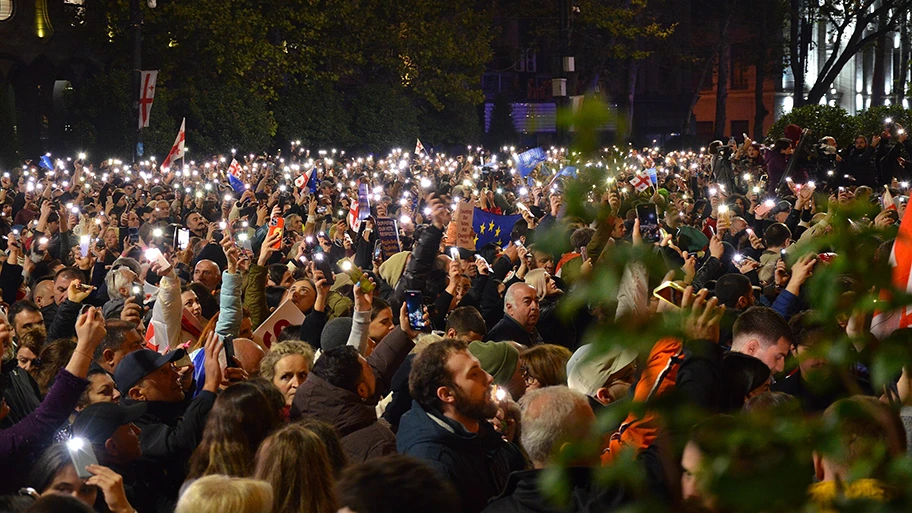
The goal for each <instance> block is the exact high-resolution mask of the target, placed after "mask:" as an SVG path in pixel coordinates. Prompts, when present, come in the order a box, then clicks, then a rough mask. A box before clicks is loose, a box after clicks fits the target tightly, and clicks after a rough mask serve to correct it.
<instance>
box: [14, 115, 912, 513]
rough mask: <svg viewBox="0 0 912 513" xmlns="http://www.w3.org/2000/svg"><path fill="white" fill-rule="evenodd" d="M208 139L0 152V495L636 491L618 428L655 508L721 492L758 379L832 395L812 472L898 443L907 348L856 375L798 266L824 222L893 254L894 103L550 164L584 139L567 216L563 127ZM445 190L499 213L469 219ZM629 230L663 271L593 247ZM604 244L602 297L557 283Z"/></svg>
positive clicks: (158, 506) (337, 498)
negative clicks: (475, 135)
mask: <svg viewBox="0 0 912 513" xmlns="http://www.w3.org/2000/svg"><path fill="white" fill-rule="evenodd" d="M234 153H235V152H234V151H233V150H232V152H231V155H230V156H229V155H227V154H226V155H225V156H215V157H212V158H209V159H207V160H205V161H190V160H189V157H188V158H187V159H186V161H185V162H181V163H180V164H177V163H172V167H170V168H167V167H161V166H159V165H157V164H156V163H155V161H154V160H149V161H141V162H136V163H133V164H126V163H122V162H120V161H118V160H114V159H106V160H101V161H95V162H90V161H89V159H86V158H85V157H84V156H82V158H79V159H75V158H72V157H71V158H66V157H63V158H60V159H56V158H53V157H48V156H46V157H43V158H42V159H41V160H40V161H36V162H25V163H23V165H21V166H19V167H16V168H13V169H9V170H6V172H3V174H2V177H0V187H2V190H0V235H2V237H3V238H2V240H0V249H2V252H0V289H2V316H0V346H2V353H3V366H2V373H0V389H2V397H3V402H2V403H0V462H2V464H0V474H2V478H0V488H2V490H0V510H3V511H11V512H20V511H28V512H91V511H96V512H99V513H106V512H110V513H133V512H138V513H170V512H174V511H176V512H178V513H190V512H193V513H197V512H202V513H208V512H213V513H215V512H243V513H246V512H250V513H254V512H256V513H272V512H275V513H335V512H337V511H344V512H346V513H381V512H392V511H411V512H432V511H433V512H454V513H455V512H463V513H480V512H482V511H484V512H486V513H500V512H540V511H611V510H615V509H620V508H623V507H625V506H628V505H630V504H633V503H636V502H637V501H638V500H639V498H638V496H637V493H635V491H634V490H632V489H627V488H625V487H624V486H621V485H615V484H612V485H604V484H602V483H599V482H597V481H595V480H594V479H593V477H592V472H591V469H593V468H596V467H599V466H609V465H613V464H615V461H616V460H617V458H619V457H621V455H622V454H632V455H633V456H634V457H635V461H636V464H637V465H639V466H640V467H641V468H642V469H643V471H644V473H645V475H646V476H647V488H648V490H649V492H648V494H649V497H650V500H653V501H655V500H657V501H659V502H660V503H661V504H664V505H665V509H666V510H668V511H682V510H684V511H726V508H725V507H723V506H721V505H720V503H719V501H718V500H717V499H718V497H716V496H715V494H714V493H713V491H712V490H711V489H709V488H708V486H707V485H706V483H707V480H706V479H704V478H703V477H702V476H704V475H705V472H707V470H706V468H705V467H706V465H704V463H705V462H706V461H707V454H708V452H711V451H712V450H714V444H713V436H712V435H711V433H718V432H719V430H720V429H722V430H723V431H724V429H725V425H726V422H730V421H731V419H734V418H737V417H739V416H751V415H775V412H776V411H778V410H777V409H778V408H797V409H800V410H802V411H803V412H804V413H805V414H806V415H808V416H811V417H819V418H823V419H829V420H830V421H832V422H835V423H837V425H838V426H840V431H839V433H840V437H841V438H840V440H841V441H842V444H841V445H842V446H843V447H845V448H847V449H848V450H846V451H842V452H839V453H838V454H836V453H834V454H828V453H817V452H815V453H814V456H813V459H812V461H807V462H806V463H807V468H808V472H807V484H806V486H807V489H808V497H809V498H810V501H811V502H812V503H814V504H816V505H818V506H823V507H826V506H827V505H828V504H832V503H834V502H835V501H837V500H838V499H839V497H843V496H850V497H852V498H868V499H872V500H876V501H880V502H889V501H891V500H894V499H895V497H894V496H893V495H891V491H890V489H889V487H887V486H885V485H884V484H883V481H882V479H883V478H884V476H883V475H880V474H879V470H878V469H880V468H881V467H882V465H880V463H883V462H890V461H892V460H894V459H895V458H899V457H901V455H902V454H903V453H904V452H905V449H906V434H905V432H904V431H903V428H902V424H901V423H900V422H899V417H898V414H897V409H896V407H895V406H896V405H898V404H907V403H909V404H912V397H910V394H912V375H910V374H907V373H906V372H902V373H901V374H899V373H897V374H898V375H897V376H895V379H894V380H893V381H892V386H888V387H885V388H881V389H878V388H875V387H874V386H873V385H872V377H871V372H870V370H869V369H870V358H871V348H872V347H874V346H875V344H867V343H865V342H864V341H870V340H872V339H873V337H874V336H875V335H876V333H872V329H871V325H872V323H871V319H870V315H868V317H867V318H865V315H864V314H862V315H861V316H860V318H856V317H853V318H849V319H827V318H822V317H821V316H819V315H815V311H816V310H817V309H818V308H820V307H821V305H820V304H815V302H816V301H818V300H819V299H817V298H814V297H812V296H811V295H809V294H808V293H807V291H806V289H807V287H806V284H807V283H808V280H809V279H810V278H811V277H812V276H813V274H814V273H815V271H817V270H819V269H820V268H821V267H822V266H826V265H830V264H831V263H832V261H833V260H834V259H838V258H839V256H838V255H834V254H832V253H826V252H818V251H817V250H816V249H813V250H812V249H811V248H817V243H818V242H819V241H820V240H822V238H824V237H826V236H827V235H828V234H829V233H830V232H832V231H833V230H834V227H837V226H841V225H845V224H847V223H849V224H851V226H853V227H854V226H857V227H858V229H859V230H868V229H870V230H875V231H876V233H877V234H878V239H877V240H878V242H879V243H881V244H882V245H881V246H880V250H879V253H878V255H879V256H878V264H879V265H883V266H889V265H890V262H891V248H892V247H893V244H894V242H895V241H896V240H898V239H896V237H897V235H896V234H897V229H898V227H899V225H900V221H901V220H902V219H903V216H904V214H905V208H906V201H907V199H908V196H907V193H908V186H909V184H908V183H907V182H906V181H907V180H908V179H909V175H910V174H912V173H907V171H906V169H905V165H906V163H905V157H907V156H908V155H912V141H910V140H909V139H908V138H907V136H906V134H905V131H904V130H903V128H902V127H900V126H898V125H895V124H890V125H889V126H885V130H884V132H883V133H882V134H878V135H877V136H875V137H872V138H870V139H869V138H867V137H865V136H859V137H858V138H857V139H856V140H855V141H854V144H853V145H852V146H850V147H848V148H845V149H839V148H837V147H836V142H835V140H834V139H832V138H829V137H823V138H820V139H818V138H816V137H814V138H813V140H811V136H810V135H809V134H807V133H806V132H805V133H803V132H802V130H801V129H800V128H799V127H796V126H793V125H792V126H789V127H788V128H787V129H786V137H785V138H783V139H779V140H775V141H769V144H768V145H762V144H760V143H756V142H753V141H750V140H743V141H740V142H736V141H735V140H734V139H732V140H730V141H729V142H728V143H726V142H723V141H715V142H713V143H712V144H711V145H710V146H709V147H708V148H707V149H706V150H705V151H704V152H702V153H701V152H697V153H694V152H662V151H660V150H659V149H658V148H644V149H642V150H633V149H628V150H624V151H623V152H619V151H615V152H614V153H611V154H610V156H609V152H608V151H606V152H605V155H604V159H602V160H598V161H592V162H588V163H578V164H574V165H575V166H578V167H579V168H583V167H585V166H586V165H587V164H588V166H590V167H595V168H600V169H606V170H609V172H608V174H607V176H609V177H610V178H608V179H607V180H604V183H605V185H604V186H603V187H600V188H599V189H598V190H593V192H592V193H590V196H589V197H588V203H589V205H588V208H590V209H592V210H593V211H597V212H598V215H597V216H596V217H595V221H592V222H589V221H586V220H583V219H582V218H580V217H576V216H575V215H573V214H571V213H569V212H573V211H574V208H573V207H574V205H570V204H569V202H571V201H580V198H574V197H573V196H571V195H570V194H569V193H568V190H570V189H572V182H573V180H576V179H577V177H576V176H575V173H576V171H575V170H574V171H573V172H568V173H563V172H556V171H560V170H561V169H567V167H566V166H567V165H568V163H569V162H570V161H571V159H572V154H569V153H568V152H567V151H565V150H563V149H561V148H552V149H551V150H548V151H543V154H544V162H541V163H539V165H538V166H537V167H535V169H533V170H532V171H531V173H529V170H524V169H521V168H518V167H517V166H516V165H515V164H514V162H512V161H511V160H510V158H509V155H504V154H503V152H500V158H499V159H498V158H497V155H496V154H497V152H496V151H495V152H492V151H490V150H486V149H483V148H480V147H478V148H472V147H470V148H469V149H468V152H465V153H463V154H462V155H458V156H446V155H441V154H437V153H434V154H431V153H428V152H424V151H422V152H420V153H415V154H410V153H408V152H403V151H401V150H394V151H392V152H390V153H389V154H388V155H386V156H383V157H380V156H376V157H375V156H367V155H364V156H359V157H355V156H346V155H345V153H344V152H337V151H336V150H332V151H330V152H325V151H320V152H316V151H314V152H313V153H311V151H308V150H305V149H303V148H301V147H295V146H292V149H291V152H290V153H287V152H285V153H281V152H280V154H278V155H246V156H242V155H235V154H234ZM460 203H468V204H469V205H470V207H477V208H475V210H474V212H475V215H476V216H479V215H488V216H492V217H491V219H492V221H491V222H492V225H491V229H493V226H494V225H493V223H494V221H493V219H497V220H498V221H497V222H498V223H501V222H504V221H502V220H504V219H510V224H509V225H506V226H500V224H498V231H499V232H500V231H501V230H502V231H503V236H502V237H498V240H497V241H495V242H488V243H482V244H478V245H477V247H474V248H472V247H471V246H472V244H471V243H469V244H466V243H465V241H464V240H458V237H459V233H460V232H462V231H463V229H464V228H465V227H464V226H463V227H460V226H457V225H458V223H459V222H460V221H458V220H457V216H456V213H457V212H459V211H460ZM843 210H846V211H848V210H851V211H852V212H855V213H856V214H853V215H854V217H846V216H844V215H841V214H839V212H841V211H843ZM509 216H514V217H512V218H511V217H509ZM381 226H393V227H394V228H393V232H394V233H393V234H392V237H391V236H390V233H385V234H382V233H381V231H382V230H381ZM481 235H483V234H481V233H474V234H473V237H471V238H470V239H474V240H475V241H476V242H477V240H478V239H477V238H475V237H478V238H482V237H480V236H481ZM549 241H550V242H549ZM554 241H558V242H554ZM390 248H394V250H391V249H390ZM637 251H640V252H646V253H649V254H651V255H652V256H653V257H655V258H656V259H657V260H659V261H660V262H662V266H664V268H663V269H661V271H662V272H667V274H665V275H664V277H663V275H661V273H658V272H657V270H656V269H655V266H653V265H646V264H645V263H644V262H641V261H638V260H636V259H629V260H626V261H619V259H621V258H622V257H621V255H634V254H638V253H637ZM894 260H895V259H894ZM608 264H611V265H620V266H621V267H623V273H622V275H621V278H620V280H619V282H618V283H617V284H616V290H612V292H611V294H610V295H609V296H610V297H602V299H600V300H592V301H588V302H579V301H575V302H573V301H569V298H572V297H573V295H574V292H575V290H576V289H577V288H580V287H582V286H583V285H584V284H587V283H589V282H592V281H593V280H598V279H599V278H600V276H603V275H604V273H605V272H607V271H605V268H606V267H605V266H607V265H608ZM832 290H833V291H834V292H835V293H836V294H843V293H845V294H849V293H851V292H852V291H853V290H855V287H854V286H853V282H852V279H851V278H850V277H845V279H844V280H842V281H840V282H839V283H837V284H836V285H834V287H833V288H832ZM603 296H604V295H603ZM568 302H569V303H570V305H572V306H573V307H572V308H565V306H566V305H565V303H568ZM289 311H290V312H291V313H290V314H289V313H286V312H289ZM283 316H284V317H283ZM675 316H681V317H683V319H684V321H683V323H682V324H681V325H680V326H681V328H682V330H681V331H682V333H684V335H683V336H680V337H665V338H662V339H660V340H656V341H655V345H654V346H653V347H652V348H651V350H649V351H643V350H638V349H637V348H634V347H626V346H621V345H616V344H609V343H607V342H605V341H598V340H596V341H595V342H593V339H592V337H588V336H587V333H592V332H594V331H593V330H594V329H596V328H598V327H599V326H604V325H608V324H613V323H630V324H631V325H648V324H650V323H658V322H659V321H660V320H662V319H667V318H677V317H675ZM276 318H283V319H285V318H287V319H288V320H286V321H285V322H283V323H275V322H273V321H274V320H275V319H276ZM294 319H297V321H295V320H294ZM302 319H303V320H302ZM837 325H838V326H837ZM271 326H277V328H275V331H274V332H268V330H267V333H265V334H264V333H263V330H262V329H261V328H263V327H271ZM834 327H835V328H837V329H839V330H842V331H843V332H845V334H846V335H847V336H850V337H854V340H858V341H859V342H858V343H857V344H856V345H855V346H854V348H853V350H852V354H851V356H850V358H848V360H851V361H850V362H849V363H848V364H847V363H846V358H841V359H839V360H838V361H830V360H828V355H827V354H826V353H821V352H820V351H815V350H814V348H815V347H818V345H819V344H821V343H822V338H824V336H823V333H826V332H828V331H827V330H829V329H831V328H834ZM270 329H272V328H270ZM787 362H788V365H787ZM837 374H838V375H839V376H840V378H841V379H838V380H834V379H830V378H832V377H833V376H834V375H837ZM659 396H662V397H674V398H675V400H676V401H679V402H681V403H686V404H688V405H691V406H693V407H694V408H695V409H696V410H697V411H700V412H701V416H700V418H698V419H695V420H694V426H693V428H692V429H691V430H689V431H684V432H679V431H677V430H675V431H671V430H665V429H663V422H662V420H661V418H660V414H655V413H643V409H642V408H641V407H640V406H642V404H643V403H646V402H648V401H651V400H653V399H655V398H656V397H659ZM847 406H851V409H852V411H853V412H855V416H854V417H852V418H845V417H844V416H843V415H842V414H841V412H842V411H845V409H846V408H847ZM619 412H621V413H622V414H620V415H618V413H619ZM606 413H607V414H608V415H607V417H610V418H618V419H624V418H625V416H626V419H625V420H624V421H623V423H619V424H616V425H610V426H608V425H606V424H605V423H604V422H602V423H597V422H596V419H597V417H599V416H603V415H602V414H606ZM593 436H596V437H598V439H599V440H601V446H600V447H598V448H597V450H591V451H588V452H580V453H576V454H575V456H574V457H573V458H571V459H570V461H569V467H568V469H567V476H568V481H567V482H566V483H565V487H566V491H567V492H568V494H569V496H570V497H571V498H572V500H571V502H570V504H569V505H566V504H564V505H556V504H552V503H550V502H549V500H548V496H547V494H546V493H545V492H544V491H543V490H542V488H541V487H540V486H539V483H540V481H541V478H542V477H543V476H546V475H547V474H546V473H547V472H548V470H549V469H551V468H552V467H554V466H557V465H559V464H560V465H565V466H567V465H568V457H567V454H566V453H567V451H568V450H569V449H568V446H570V445H572V443H573V442H578V441H580V440H585V439H591V438H592V437H593ZM667 438H671V439H674V440H675V443H674V444H664V443H662V442H663V440H666V439H667ZM669 447H676V448H677V449H669ZM861 461H865V462H867V463H866V466H865V467H864V468H865V469H867V472H866V473H862V474H859V473H858V472H856V467H857V465H856V463H858V462H861ZM559 462H560V463H559ZM767 493H773V492H772V491H768V492H767Z"/></svg>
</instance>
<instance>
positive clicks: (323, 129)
mask: <svg viewBox="0 0 912 513" xmlns="http://www.w3.org/2000/svg"><path fill="white" fill-rule="evenodd" d="M275 118H276V122H277V123H278V126H279V132H278V134H277V135H278V139H279V140H281V141H282V142H288V141H297V140H300V141H301V144H302V145H304V146H305V147H308V146H309V147H330V146H340V147H344V146H348V145H349V144H351V143H352V142H353V141H352V135H351V132H350V130H349V124H350V123H351V115H350V114H349V112H348V111H347V110H346V108H345V104H344V99H343V98H342V94H341V93H339V91H337V90H336V89H334V88H333V87H332V85H331V84H330V83H329V82H318V83H314V84H308V85H301V86H297V87H288V88H286V89H285V90H283V91H281V92H280V93H279V99H278V100H277V101H276V106H275ZM282 146H284V144H282Z"/></svg>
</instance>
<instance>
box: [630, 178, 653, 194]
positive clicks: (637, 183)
mask: <svg viewBox="0 0 912 513" xmlns="http://www.w3.org/2000/svg"><path fill="white" fill-rule="evenodd" d="M630 185H632V186H633V187H634V188H635V189H636V190H637V192H643V191H645V190H646V189H648V188H649V187H650V186H651V185H652V180H650V179H649V175H646V174H637V175H636V176H635V177H634V178H633V180H630Z"/></svg>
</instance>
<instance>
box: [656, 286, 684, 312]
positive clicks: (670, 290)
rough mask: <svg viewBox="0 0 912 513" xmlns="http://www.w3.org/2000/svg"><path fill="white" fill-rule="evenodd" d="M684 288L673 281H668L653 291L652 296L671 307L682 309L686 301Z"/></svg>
mask: <svg viewBox="0 0 912 513" xmlns="http://www.w3.org/2000/svg"><path fill="white" fill-rule="evenodd" d="M684 290H685V289H684V287H683V286H682V285H680V284H678V283H676V282H673V281H666V282H664V283H662V284H661V285H659V286H658V287H656V288H655V290H653V291H652V295H653V296H655V297H656V298H657V299H659V300H660V301H664V302H666V303H668V304H669V305H671V306H674V307H676V308H681V304H682V302H683V301H684Z"/></svg>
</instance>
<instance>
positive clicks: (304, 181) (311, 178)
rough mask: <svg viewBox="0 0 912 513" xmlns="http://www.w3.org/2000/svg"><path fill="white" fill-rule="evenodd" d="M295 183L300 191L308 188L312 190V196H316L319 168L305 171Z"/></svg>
mask: <svg viewBox="0 0 912 513" xmlns="http://www.w3.org/2000/svg"><path fill="white" fill-rule="evenodd" d="M294 183H295V186H296V187H297V188H298V189H303V188H304V187H307V188H308V189H310V193H311V194H315V193H316V192H317V168H316V166H314V167H311V168H310V169H308V170H307V171H304V174H302V175H301V176H299V177H297V178H295V181H294Z"/></svg>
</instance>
